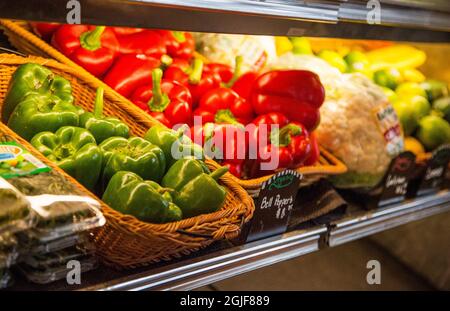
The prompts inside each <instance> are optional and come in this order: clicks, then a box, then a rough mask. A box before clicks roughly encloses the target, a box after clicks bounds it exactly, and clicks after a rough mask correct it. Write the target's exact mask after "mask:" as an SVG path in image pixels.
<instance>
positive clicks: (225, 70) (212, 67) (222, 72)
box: [204, 63, 234, 83]
mask: <svg viewBox="0 0 450 311" xmlns="http://www.w3.org/2000/svg"><path fill="white" fill-rule="evenodd" d="M204 71H205V72H211V73H213V74H216V75H218V76H219V77H220V80H221V82H222V83H228V82H229V81H230V80H231V79H232V78H233V74H234V71H233V68H231V66H229V65H226V64H220V63H209V64H206V65H205V68H204Z"/></svg>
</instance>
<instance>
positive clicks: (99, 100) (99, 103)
mask: <svg viewBox="0 0 450 311" xmlns="http://www.w3.org/2000/svg"><path fill="white" fill-rule="evenodd" d="M104 91H105V90H104V89H103V88H102V87H99V88H98V89H97V93H96V95H95V104H94V116H95V117H96V118H97V119H100V118H101V117H103V93H104Z"/></svg>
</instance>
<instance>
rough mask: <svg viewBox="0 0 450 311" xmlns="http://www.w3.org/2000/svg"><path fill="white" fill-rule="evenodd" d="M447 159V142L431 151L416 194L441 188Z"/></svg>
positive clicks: (446, 167) (449, 150)
mask: <svg viewBox="0 0 450 311" xmlns="http://www.w3.org/2000/svg"><path fill="white" fill-rule="evenodd" d="M449 161H450V145H449V144H446V145H442V146H440V147H438V148H437V149H436V150H435V151H433V154H432V156H431V158H430V159H429V160H428V162H427V165H426V169H425V172H424V174H423V177H422V179H421V181H420V184H419V187H418V189H417V196H422V195H427V194H432V193H436V192H438V191H439V190H441V188H442V186H443V185H444V181H445V178H446V174H447V169H448V163H449Z"/></svg>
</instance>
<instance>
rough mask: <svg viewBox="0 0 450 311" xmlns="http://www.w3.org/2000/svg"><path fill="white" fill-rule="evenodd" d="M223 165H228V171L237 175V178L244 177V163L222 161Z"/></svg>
mask: <svg viewBox="0 0 450 311" xmlns="http://www.w3.org/2000/svg"><path fill="white" fill-rule="evenodd" d="M220 164H221V165H222V166H226V167H228V172H229V173H231V174H233V175H234V176H236V177H237V178H242V177H243V175H244V163H230V162H228V161H224V162H222V163H220Z"/></svg>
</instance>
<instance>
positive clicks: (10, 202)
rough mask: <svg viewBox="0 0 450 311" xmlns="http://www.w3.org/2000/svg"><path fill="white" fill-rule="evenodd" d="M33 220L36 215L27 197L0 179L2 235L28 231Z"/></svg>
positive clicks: (0, 225)
mask: <svg viewBox="0 0 450 311" xmlns="http://www.w3.org/2000/svg"><path fill="white" fill-rule="evenodd" d="M33 220H34V213H33V212H32V210H31V209H30V203H29V201H28V200H27V199H26V197H25V196H24V195H23V194H22V193H20V191H19V190H17V189H16V188H15V187H14V186H12V185H11V184H10V183H8V182H7V181H6V180H5V179H3V178H1V177H0V234H3V233H5V232H17V231H21V230H25V229H28V228H30V227H31V226H32V225H33Z"/></svg>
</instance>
